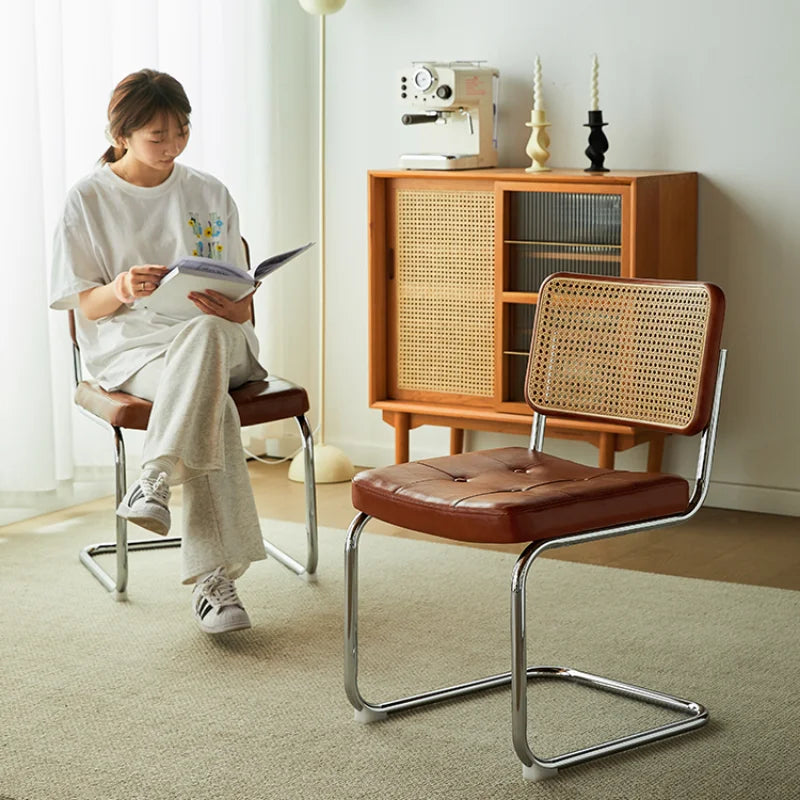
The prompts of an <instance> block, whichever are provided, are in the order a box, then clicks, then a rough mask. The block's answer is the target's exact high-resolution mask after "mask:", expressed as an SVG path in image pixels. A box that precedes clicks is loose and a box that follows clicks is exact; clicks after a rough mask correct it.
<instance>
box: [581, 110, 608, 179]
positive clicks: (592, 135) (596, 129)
mask: <svg viewBox="0 0 800 800" xmlns="http://www.w3.org/2000/svg"><path fill="white" fill-rule="evenodd" d="M606 125H608V123H607V122H603V112H602V111H590V112H589V122H586V123H584V125H583V127H584V128H590V129H591V130H590V131H589V146H588V147H587V148H586V151H585V152H586V157H587V158H588V159H589V161H591V162H592V164H591V166H590V167H587V168H586V169H585V170H584V172H608V169H607V168H606V167H604V166H603V162H604V161H605V158H606V156H605V153H606V150H608V139H606V135H605V133H603V128H604V127H605V126H606Z"/></svg>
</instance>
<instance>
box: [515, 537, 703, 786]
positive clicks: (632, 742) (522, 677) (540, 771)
mask: <svg viewBox="0 0 800 800" xmlns="http://www.w3.org/2000/svg"><path fill="white" fill-rule="evenodd" d="M555 541H557V540H551V541H549V542H545V543H541V542H533V543H532V544H530V545H528V547H526V548H525V550H524V551H523V552H522V554H521V555H520V557H519V559H518V560H517V563H516V564H515V566H514V571H513V573H512V579H511V665H512V666H511V669H512V676H511V697H512V708H511V724H512V739H513V742H514V749H515V750H516V753H517V755H518V756H519V759H520V761H522V774H523V777H525V778H527V779H529V780H541V779H542V778H547V777H551V776H553V775H555V774H556V773H557V772H558V770H559V768H560V767H568V766H571V765H573V764H580V763H583V762H584V761H590V760H592V759H595V758H600V757H601V756H606V755H610V754H611V753H617V752H620V751H622V750H629V749H631V748H632V747H637V746H639V745H642V744H647V743H648V742H655V741H658V740H660V739H666V738H668V737H670V736H677V735H678V734H680V733H686V732H687V731H690V730H692V729H694V728H699V727H700V726H702V725H705V723H706V722H707V721H708V711H707V710H706V709H705V708H704V707H703V706H702V705H700V704H699V703H695V702H693V701H691V700H684V699H682V698H680V697H673V696H672V695H668V694H664V693H663V692H656V691H653V690H651V689H645V688H643V687H641V686H636V685H635V684H630V683H623V682H621V681H616V680H612V679H610V678H604V677H602V676H600V675H592V674H590V673H587V672H581V671H579V670H576V669H571V668H567V667H534V668H530V669H529V668H528V667H527V650H526V639H525V607H526V602H525V594H526V584H527V576H528V571H529V569H530V567H531V565H532V564H533V561H534V559H535V558H536V557H537V556H538V555H539V554H540V553H542V552H544V550H546V549H548V548H549V547H551V546H557V545H556V544H553V542H555ZM532 677H533V678H556V679H561V680H568V681H572V682H574V683H579V684H583V685H584V686H589V687H591V688H595V689H602V690H603V691H607V692H612V693H614V694H619V695H623V696H625V697H630V698H633V699H636V700H643V701H644V702H647V703H651V704H652V705H658V706H662V707H664V708H669V709H672V710H673V711H678V712H681V713H684V714H686V715H687V716H688V718H687V719H681V720H678V721H676V722H670V723H667V724H665V725H659V726H657V727H655V728H650V729H648V730H645V731H641V732H639V733H635V734H631V735H629V736H623V737H620V738H617V739H611V740H609V741H607V742H602V743H600V744H597V745H593V746H591V747H587V748H583V749H581V750H575V751H572V752H568V753H564V754H562V755H560V756H555V757H553V758H547V759H539V758H537V757H536V756H535V755H534V753H533V751H532V750H531V748H530V745H529V744H528V734H527V726H528V718H527V716H528V715H527V683H528V679H529V678H532Z"/></svg>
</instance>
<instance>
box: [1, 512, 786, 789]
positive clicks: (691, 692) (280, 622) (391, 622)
mask: <svg viewBox="0 0 800 800" xmlns="http://www.w3.org/2000/svg"><path fill="white" fill-rule="evenodd" d="M178 514H179V511H178ZM41 519H42V520H44V521H45V522H37V521H36V520H32V521H30V523H29V525H27V526H26V527H25V530H23V531H21V532H20V531H19V529H18V528H19V526H17V528H15V529H14V532H12V533H3V532H2V531H0V586H2V591H3V598H4V601H5V602H4V607H3V612H2V614H0V654H2V685H3V697H2V704H0V798H2V800H132V798H141V799H142V800H189V799H190V798H191V800H219V798H229V799H230V800H250V799H251V798H252V799H256V798H258V799H261V798H276V800H284V799H289V798H313V799H314V800H327V799H328V798H337V799H338V798H342V799H344V798H370V800H375V798H378V799H380V800H384V799H391V798H403V799H404V800H408V799H410V798H420V800H422V799H427V798H452V799H453V800H455V799H456V798H457V799H458V800H473V799H474V800H489V799H490V798H505V799H509V798H511V799H517V798H519V799H522V798H546V799H548V800H551V799H552V800H555V799H556V798H558V799H561V798H563V799H564V800H567V798H569V800H582V799H583V798H587V799H588V798H592V799H593V800H602V799H608V800H611V799H612V798H613V799H614V800H638V799H639V798H642V799H643V800H659V799H660V798H663V799H664V800H667V799H669V800H677V799H679V798H693V799H695V800H697V799H703V800H704V799H708V800H732V798H742V800H747V799H749V798H769V799H770V800H775V799H778V800H780V799H782V798H795V797H799V796H800V755H799V753H800V747H799V746H798V745H800V735H798V728H800V693H799V692H798V688H797V664H798V657H799V656H800V649H799V648H798V635H797V632H798V612H800V592H792V591H786V590H780V589H766V588H758V587H752V586H742V585H737V584H730V583H720V582H711V581H701V580H695V579H686V578H676V577H669V576H660V575H653V574H648V573H639V572H632V571H627V570H619V569H612V568H604V567H597V566H586V565H581V564H573V563H566V562H559V561H556V560H553V559H543V560H540V561H539V562H537V563H536V564H535V565H534V566H533V568H532V571H531V579H530V582H529V592H528V597H529V604H528V640H529V665H534V664H541V665H545V664H550V665H563V666H573V667H576V668H578V669H583V670H586V671H590V672H595V673H597V674H600V675H606V676H608V677H612V678H617V679H619V680H625V681H629V682H632V683H637V684H639V685H642V686H648V687H650V688H653V689H658V690H661V691H665V692H669V693H672V694H676V695H678V696H681V697H688V698H691V699H693V700H697V701H698V702H701V703H703V704H704V705H706V706H707V707H708V708H709V710H710V712H711V721H710V723H709V724H708V725H707V726H705V727H704V728H701V729H700V730H698V731H695V732H692V733H689V734H686V735H683V736H679V737H675V738H673V739H671V740H668V741H666V742H662V743H659V744H655V745H648V746H645V747H641V748H638V749H636V750H633V751H631V752H629V753H626V754H621V755H616V756H612V757H609V758H605V759H601V760H598V761H594V762H591V763H588V764H585V765H581V766H578V767H573V768H570V769H565V770H562V771H561V772H560V773H559V775H558V776H557V777H555V778H554V779H550V780H547V781H542V782H530V781H525V780H524V779H523V778H522V769H521V764H520V762H519V761H518V759H517V757H516V755H515V753H514V751H513V747H512V744H511V720H510V717H511V700H510V693H509V690H508V689H507V688H500V689H495V690H492V691H490V692H487V693H485V694H482V695H476V696H473V697H470V698H462V699H459V700H456V701H452V702H447V703H442V704H437V705H434V706H431V707H428V708H425V709H417V710H414V711H409V712H405V713H402V714H397V715H395V716H393V717H391V718H390V719H388V720H386V721H381V722H378V723H372V724H368V725H363V724H359V723H357V722H355V721H354V719H353V710H352V708H351V706H350V705H349V703H348V701H347V699H346V697H345V694H344V689H343V679H342V675H343V655H342V654H343V607H344V600H343V543H344V532H343V531H339V530H332V529H321V530H320V566H319V580H318V582H317V583H306V582H303V581H301V580H299V579H297V578H296V577H294V576H293V575H292V574H291V573H289V572H288V571H287V570H285V569H284V568H283V567H281V566H280V565H279V564H278V563H277V562H275V561H274V560H271V559H270V560H267V561H265V562H261V563H258V564H255V565H253V566H252V567H251V569H250V570H249V571H248V572H247V573H246V574H245V575H244V576H243V577H242V578H241V580H240V581H238V583H237V586H238V588H239V594H240V596H241V598H242V600H243V602H244V603H245V604H246V607H247V609H248V612H249V613H250V616H251V618H252V620H253V625H254V627H253V628H252V629H251V630H249V631H244V632H239V633H232V634H226V635H223V636H219V637H209V636H206V635H204V634H202V633H200V632H199V630H197V629H196V628H195V625H194V622H193V620H192V618H191V615H190V607H189V604H190V590H189V589H188V588H187V587H184V586H181V585H180V583H179V580H178V564H179V553H178V551H177V550H161V551H153V552H139V553H133V554H131V556H130V563H131V579H130V585H129V598H130V599H129V601H128V602H122V603H115V602H113V600H112V599H111V598H110V596H109V595H108V594H107V593H106V592H105V591H104V590H103V589H102V588H101V587H100V585H99V584H98V583H97V582H96V581H95V579H94V578H93V577H92V576H91V575H90V574H89V573H88V572H87V571H86V570H85V569H84V568H83V567H82V566H81V565H80V564H79V562H78V551H79V549H80V547H81V546H83V545H84V544H88V543H89V542H96V541H103V540H107V539H108V538H110V537H111V536H113V528H114V519H113V513H111V512H105V511H103V512H100V511H94V512H90V513H83V514H80V515H75V516H68V517H67V518H66V519H64V520H63V521H61V522H58V523H55V524H53V523H51V524H49V525H48V524H45V523H46V520H47V519H48V518H47V517H44V518H41ZM176 524H179V523H176ZM262 525H263V530H264V532H265V535H267V536H268V538H270V539H271V540H272V541H274V542H275V543H276V544H278V545H279V546H282V547H284V548H285V549H288V550H291V551H292V552H293V553H294V554H295V555H297V556H300V557H302V552H303V547H304V540H305V534H304V531H303V529H302V527H301V526H298V525H295V524H292V523H286V522H275V521H271V520H262ZM133 530H135V529H133ZM665 535H669V533H668V532H665ZM361 550H362V553H361V559H360V575H361V586H360V600H361V618H360V625H359V634H360V637H359V638H360V648H361V659H360V662H359V674H360V682H361V684H360V685H361V691H362V693H363V695H364V696H365V697H366V698H367V699H369V700H371V701H374V702H382V701H387V700H391V699H396V698H398V697H400V696H403V695H405V694H413V693H418V692H421V691H425V690H429V689H434V688H437V687H439V686H443V685H448V684H451V683H459V682H464V681H467V680H471V679H474V678H478V677H482V676H484V675H490V674H496V673H499V672H505V671H507V670H508V669H509V598H508V594H509V582H510V574H511V569H512V566H513V563H514V557H513V556H511V555H505V554H502V553H497V552H488V551H484V550H479V549H475V548H466V547H459V546H454V545H448V544H444V543H439V542H431V541H412V540H407V539H402V538H396V537H388V536H382V535H377V534H371V533H369V528H367V533H365V534H364V536H363V537H362V547H361ZM106 563H107V564H108V565H109V567H110V568H112V567H113V557H107V561H106ZM528 703H529V712H530V732H531V733H530V735H531V744H532V747H533V749H534V750H535V751H536V752H537V754H539V755H541V756H551V755H555V754H557V753H559V752H563V751H565V750H568V749H575V748H578V747H585V746H588V745H591V744H593V743H595V742H596V741H598V740H602V739H607V738H610V737H612V736H615V735H620V734H622V733H630V732H633V731H635V730H639V729H641V728H643V727H649V726H651V725H654V724H657V723H658V722H660V721H663V720H665V719H670V718H671V716H670V714H671V712H668V711H665V710H663V709H659V708H654V707H653V706H649V705H646V704H641V703H637V702H634V701H632V700H629V699H626V698H620V697H614V696H610V695H606V694H604V693H600V692H596V691H593V690H589V689H587V688H584V687H577V686H572V685H569V684H565V683H561V682H543V683H536V684H531V686H530V690H529V700H528Z"/></svg>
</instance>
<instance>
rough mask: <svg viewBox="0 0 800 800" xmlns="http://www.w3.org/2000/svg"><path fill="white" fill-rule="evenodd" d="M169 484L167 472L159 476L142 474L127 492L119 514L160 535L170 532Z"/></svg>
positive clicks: (120, 505)
mask: <svg viewBox="0 0 800 800" xmlns="http://www.w3.org/2000/svg"><path fill="white" fill-rule="evenodd" d="M168 505H169V484H168V483H167V473H166V472H162V473H160V474H159V476H158V477H157V478H146V477H144V476H142V477H141V478H139V480H138V481H136V483H134V484H133V485H132V486H131V487H130V488H129V489H128V491H127V492H126V493H125V497H123V498H122V502H121V503H120V504H119V507H118V508H117V516H119V517H122V518H123V519H126V520H128V522H133V523H134V525H140V526H141V527H142V528H147V530H148V531H153V533H157V534H158V535H159V536H166V535H167V533H169V526H170V513H169V508H168Z"/></svg>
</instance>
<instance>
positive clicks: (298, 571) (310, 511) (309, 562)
mask: <svg viewBox="0 0 800 800" xmlns="http://www.w3.org/2000/svg"><path fill="white" fill-rule="evenodd" d="M295 419H296V420H297V425H298V427H299V428H300V435H301V437H302V439H303V459H304V461H303V463H304V467H305V472H304V477H303V483H304V486H305V494H306V540H307V554H306V563H305V566H303V564H301V563H300V562H298V561H296V560H295V559H294V558H292V557H291V556H290V555H288V554H287V553H284V552H283V550H280V549H279V548H278V547H276V546H275V545H274V544H272V543H271V542H269V541H267V540H266V539H264V549H265V550H266V551H267V553H268V554H269V555H270V556H272V557H273V558H274V559H275V560H276V561H278V562H279V563H280V564H282V565H283V566H284V567H286V568H287V569H290V570H291V571H292V572H294V573H295V575H298V576H299V577H301V578H303V579H304V580H306V581H308V582H310V583H311V582H313V581H315V580H316V579H317V574H316V573H317V561H318V558H319V555H318V546H317V484H316V480H315V476H314V439H313V437H312V435H311V429H310V428H309V426H308V421H307V420H306V418H305V416H303V415H301V416H299V417H295Z"/></svg>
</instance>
